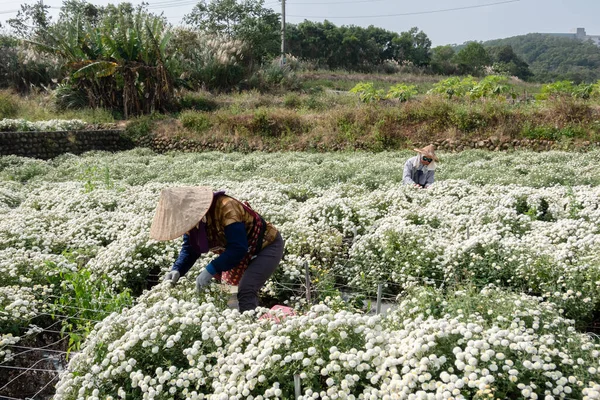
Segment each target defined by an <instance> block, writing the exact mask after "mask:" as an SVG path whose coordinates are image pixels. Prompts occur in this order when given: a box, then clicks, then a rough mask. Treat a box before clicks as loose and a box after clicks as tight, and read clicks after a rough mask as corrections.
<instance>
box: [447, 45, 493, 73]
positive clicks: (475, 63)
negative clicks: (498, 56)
mask: <svg viewBox="0 0 600 400" xmlns="http://www.w3.org/2000/svg"><path fill="white" fill-rule="evenodd" d="M454 62H455V63H456V64H457V65H458V69H459V72H460V73H461V74H473V75H480V74H483V72H484V69H485V67H487V66H489V65H491V59H490V56H489V54H488V53H487V51H486V50H485V47H483V45H482V44H481V43H477V42H469V43H468V44H467V45H466V46H465V47H464V48H462V49H461V50H460V51H459V52H458V53H456V55H455V56H454Z"/></svg>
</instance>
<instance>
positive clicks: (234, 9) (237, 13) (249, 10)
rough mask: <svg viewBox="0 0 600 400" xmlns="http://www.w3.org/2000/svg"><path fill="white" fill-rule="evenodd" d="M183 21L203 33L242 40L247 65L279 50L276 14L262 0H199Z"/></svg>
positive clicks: (278, 26) (278, 27) (262, 59)
mask: <svg viewBox="0 0 600 400" xmlns="http://www.w3.org/2000/svg"><path fill="white" fill-rule="evenodd" d="M184 21H185V22H186V23H188V24H189V25H191V26H192V27H194V28H196V29H198V30H200V31H202V32H204V33H206V34H209V35H214V36H222V37H225V38H227V39H232V40H241V41H243V42H244V43H245V44H246V45H247V48H248V50H249V59H248V61H249V63H250V68H251V69H252V66H253V65H254V64H255V63H261V62H263V61H264V60H265V59H267V58H269V57H273V56H275V55H277V54H278V53H279V49H280V39H279V29H280V22H279V15H278V14H276V13H275V12H274V11H273V10H271V9H270V8H265V7H264V0H241V1H238V0H213V1H210V2H208V3H207V1H206V0H202V1H200V2H199V3H198V4H197V5H196V6H195V7H194V8H193V10H192V11H191V13H190V14H188V15H186V16H185V17H184Z"/></svg>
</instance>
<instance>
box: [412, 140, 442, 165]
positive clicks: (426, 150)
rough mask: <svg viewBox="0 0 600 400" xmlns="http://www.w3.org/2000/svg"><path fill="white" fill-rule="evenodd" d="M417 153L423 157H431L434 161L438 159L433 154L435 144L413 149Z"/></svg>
mask: <svg viewBox="0 0 600 400" xmlns="http://www.w3.org/2000/svg"><path fill="white" fill-rule="evenodd" d="M414 150H415V151H416V152H417V153H420V154H422V155H424V156H425V157H429V158H433V160H434V161H439V160H438V158H437V156H436V155H435V146H434V145H432V144H430V145H428V146H425V147H423V148H422V149H414Z"/></svg>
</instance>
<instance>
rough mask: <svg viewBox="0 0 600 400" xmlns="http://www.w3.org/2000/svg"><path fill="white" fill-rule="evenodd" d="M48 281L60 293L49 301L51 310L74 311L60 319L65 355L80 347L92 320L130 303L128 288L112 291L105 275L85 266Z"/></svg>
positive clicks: (91, 326)
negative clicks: (97, 274)
mask: <svg viewBox="0 0 600 400" xmlns="http://www.w3.org/2000/svg"><path fill="white" fill-rule="evenodd" d="M66 255H67V256H68V254H66ZM49 281H50V282H51V283H53V284H54V285H56V286H57V287H58V288H60V290H59V293H60V295H59V296H58V297H57V298H56V299H53V301H52V303H51V304H50V310H51V313H52V314H54V313H56V314H59V315H64V314H65V313H66V314H70V315H74V318H66V319H64V321H63V323H62V326H61V332H62V333H63V334H66V335H68V336H69V342H68V349H67V356H68V355H69V353H70V352H71V351H79V350H80V348H81V344H82V343H83V341H84V340H85V338H86V337H87V335H88V333H89V332H90V331H91V330H92V329H93V327H94V325H95V321H100V320H102V319H104V318H105V317H106V316H107V315H108V314H110V313H112V312H120V311H121V310H123V308H125V307H128V306H131V305H132V303H133V299H132V297H131V293H130V291H129V290H128V289H124V290H123V291H121V292H119V293H114V292H113V290H112V289H111V287H110V284H111V280H110V279H109V278H108V277H107V276H100V277H98V276H93V274H92V272H91V271H90V270H88V269H85V268H82V269H80V270H78V271H75V272H72V271H64V272H61V273H60V274H58V275H55V276H50V277H49Z"/></svg>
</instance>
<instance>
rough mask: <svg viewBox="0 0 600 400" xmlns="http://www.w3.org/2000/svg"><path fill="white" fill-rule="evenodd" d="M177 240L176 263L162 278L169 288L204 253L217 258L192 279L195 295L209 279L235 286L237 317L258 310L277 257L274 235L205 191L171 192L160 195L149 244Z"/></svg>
mask: <svg viewBox="0 0 600 400" xmlns="http://www.w3.org/2000/svg"><path fill="white" fill-rule="evenodd" d="M181 235H183V245H182V246H181V252H180V253H179V257H178V258H177V260H176V261H175V264H173V267H172V268H171V271H170V272H169V273H167V274H166V275H165V277H164V279H165V280H168V281H170V282H171V283H173V284H175V283H177V281H178V280H179V278H180V277H181V276H184V275H185V274H186V273H187V272H188V271H189V270H190V268H191V267H192V265H194V263H195V262H196V260H197V259H198V257H200V255H201V254H203V253H207V252H208V251H209V250H210V251H212V252H214V253H216V254H219V256H218V257H217V258H216V259H214V260H213V261H211V262H210V263H209V264H208V265H207V266H206V267H205V268H204V269H203V270H202V272H201V273H200V275H198V277H197V278H196V288H197V289H198V290H199V291H200V290H201V289H202V288H203V287H205V286H207V285H208V284H209V283H210V282H211V280H212V278H213V277H216V278H217V279H220V280H221V281H223V282H226V283H228V284H230V285H234V286H235V285H238V293H237V299H238V304H239V309H240V312H244V311H248V310H254V309H255V308H256V307H257V306H258V291H259V290H260V288H261V287H262V286H263V285H264V284H265V282H266V281H267V279H269V277H270V276H271V275H272V274H273V272H275V269H276V268H277V266H278V265H279V262H280V261H281V259H282V257H283V246H284V242H283V239H282V238H281V235H280V234H279V232H278V231H277V229H276V228H275V227H274V226H273V225H271V224H270V223H268V222H266V221H265V220H264V219H263V218H262V217H261V216H260V215H259V214H258V213H257V212H255V211H254V210H252V208H250V206H249V205H248V204H245V203H242V202H240V201H238V200H236V199H234V198H232V197H229V196H227V195H225V192H215V193H213V191H212V189H211V188H209V187H203V186H196V187H174V188H167V189H163V190H162V192H161V193H160V199H159V201H158V207H157V208H156V214H155V215H154V220H153V221H152V226H151V228H150V237H151V238H152V239H155V240H172V239H175V238H178V237H179V236H181Z"/></svg>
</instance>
